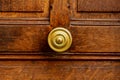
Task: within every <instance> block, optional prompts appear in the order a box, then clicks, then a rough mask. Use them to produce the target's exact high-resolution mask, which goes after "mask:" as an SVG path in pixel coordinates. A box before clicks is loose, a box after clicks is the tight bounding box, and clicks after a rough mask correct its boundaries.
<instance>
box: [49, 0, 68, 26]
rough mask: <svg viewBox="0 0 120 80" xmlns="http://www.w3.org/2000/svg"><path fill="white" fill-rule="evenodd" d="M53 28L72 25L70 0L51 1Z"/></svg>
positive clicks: (51, 23)
mask: <svg viewBox="0 0 120 80" xmlns="http://www.w3.org/2000/svg"><path fill="white" fill-rule="evenodd" d="M50 2H51V12H50V25H51V27H53V28H54V27H68V26H69V23H70V19H69V18H70V16H69V15H70V14H69V13H70V12H69V0H51V1H50Z"/></svg>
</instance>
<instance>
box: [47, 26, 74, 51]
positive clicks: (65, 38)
mask: <svg viewBox="0 0 120 80" xmlns="http://www.w3.org/2000/svg"><path fill="white" fill-rule="evenodd" d="M48 44H49V46H50V48H51V49H52V50H54V51H55V52H64V51H66V50H68V49H69V48H70V46H71V44H72V36H71V33H70V32H69V31H68V30H67V29H65V28H61V27H58V28H55V29H53V30H52V31H51V32H50V33H49V35H48Z"/></svg>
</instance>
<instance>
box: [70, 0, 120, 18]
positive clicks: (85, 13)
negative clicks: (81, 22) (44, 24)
mask: <svg viewBox="0 0 120 80" xmlns="http://www.w3.org/2000/svg"><path fill="white" fill-rule="evenodd" d="M82 2H83V3H82ZM119 3H120V2H119V0H99V1H98V0H70V14H71V15H70V16H71V18H75V19H120V11H119V10H120V9H119V8H120V6H119ZM82 8H83V9H82ZM79 9H80V10H81V11H80V10H79Z"/></svg>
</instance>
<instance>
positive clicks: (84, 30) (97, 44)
mask: <svg viewBox="0 0 120 80" xmlns="http://www.w3.org/2000/svg"><path fill="white" fill-rule="evenodd" d="M70 28H71V29H70V31H71V33H72V36H73V44H72V46H71V48H70V52H120V26H71V27H70Z"/></svg>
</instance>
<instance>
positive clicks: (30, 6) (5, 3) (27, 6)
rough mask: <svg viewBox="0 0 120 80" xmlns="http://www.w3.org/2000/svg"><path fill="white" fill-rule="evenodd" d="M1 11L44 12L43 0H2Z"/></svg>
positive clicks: (0, 2)
mask: <svg viewBox="0 0 120 80" xmlns="http://www.w3.org/2000/svg"><path fill="white" fill-rule="evenodd" d="M0 5H1V7H0V11H15V12H16V11H22V12H30V11H36V12H37V11H38V12H43V8H44V3H43V1H42V0H0Z"/></svg>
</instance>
